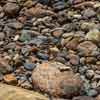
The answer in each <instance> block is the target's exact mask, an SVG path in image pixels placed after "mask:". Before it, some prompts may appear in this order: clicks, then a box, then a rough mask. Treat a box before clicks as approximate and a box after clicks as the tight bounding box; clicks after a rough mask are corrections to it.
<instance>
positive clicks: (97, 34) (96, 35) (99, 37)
mask: <svg viewBox="0 0 100 100" xmlns="http://www.w3.org/2000/svg"><path fill="white" fill-rule="evenodd" d="M85 38H86V39H88V40H91V41H94V42H100V31H99V30H98V29H92V30H90V31H89V32H88V33H87V34H86V37H85Z"/></svg>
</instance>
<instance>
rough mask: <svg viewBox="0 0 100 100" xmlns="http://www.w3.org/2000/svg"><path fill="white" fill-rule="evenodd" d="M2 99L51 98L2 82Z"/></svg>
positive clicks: (43, 99) (0, 86)
mask: <svg viewBox="0 0 100 100" xmlns="http://www.w3.org/2000/svg"><path fill="white" fill-rule="evenodd" d="M0 90H2V91H1V92H0V100H49V99H48V98H46V97H45V96H43V95H41V94H39V93H37V92H33V91H28V90H25V89H21V88H18V87H15V86H10V85H5V84H0Z"/></svg>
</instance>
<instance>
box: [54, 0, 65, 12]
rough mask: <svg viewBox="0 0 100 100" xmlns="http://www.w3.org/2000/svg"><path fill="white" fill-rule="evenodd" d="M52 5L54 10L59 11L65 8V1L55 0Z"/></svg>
mask: <svg viewBox="0 0 100 100" xmlns="http://www.w3.org/2000/svg"><path fill="white" fill-rule="evenodd" d="M52 5H53V8H54V10H56V11H59V10H62V9H64V8H65V2H64V0H60V1H59V0H53V1H52Z"/></svg>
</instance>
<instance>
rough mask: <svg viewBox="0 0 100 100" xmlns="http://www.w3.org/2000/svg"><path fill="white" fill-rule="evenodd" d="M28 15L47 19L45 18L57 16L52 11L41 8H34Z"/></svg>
mask: <svg viewBox="0 0 100 100" xmlns="http://www.w3.org/2000/svg"><path fill="white" fill-rule="evenodd" d="M26 15H27V16H29V15H31V16H34V17H38V18H39V17H45V16H55V15H56V14H55V13H54V12H52V11H50V10H45V9H42V8H40V7H32V8H30V9H28V10H27V11H26Z"/></svg>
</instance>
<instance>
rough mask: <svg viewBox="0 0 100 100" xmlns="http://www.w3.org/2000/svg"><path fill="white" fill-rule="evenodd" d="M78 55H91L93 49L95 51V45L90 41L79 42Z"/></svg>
mask: <svg viewBox="0 0 100 100" xmlns="http://www.w3.org/2000/svg"><path fill="white" fill-rule="evenodd" d="M77 49H78V51H79V53H80V55H83V56H93V55H95V51H97V46H96V45H95V44H94V43H92V42H91V41H84V42H81V43H80V44H79V45H78V47H77Z"/></svg>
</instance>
